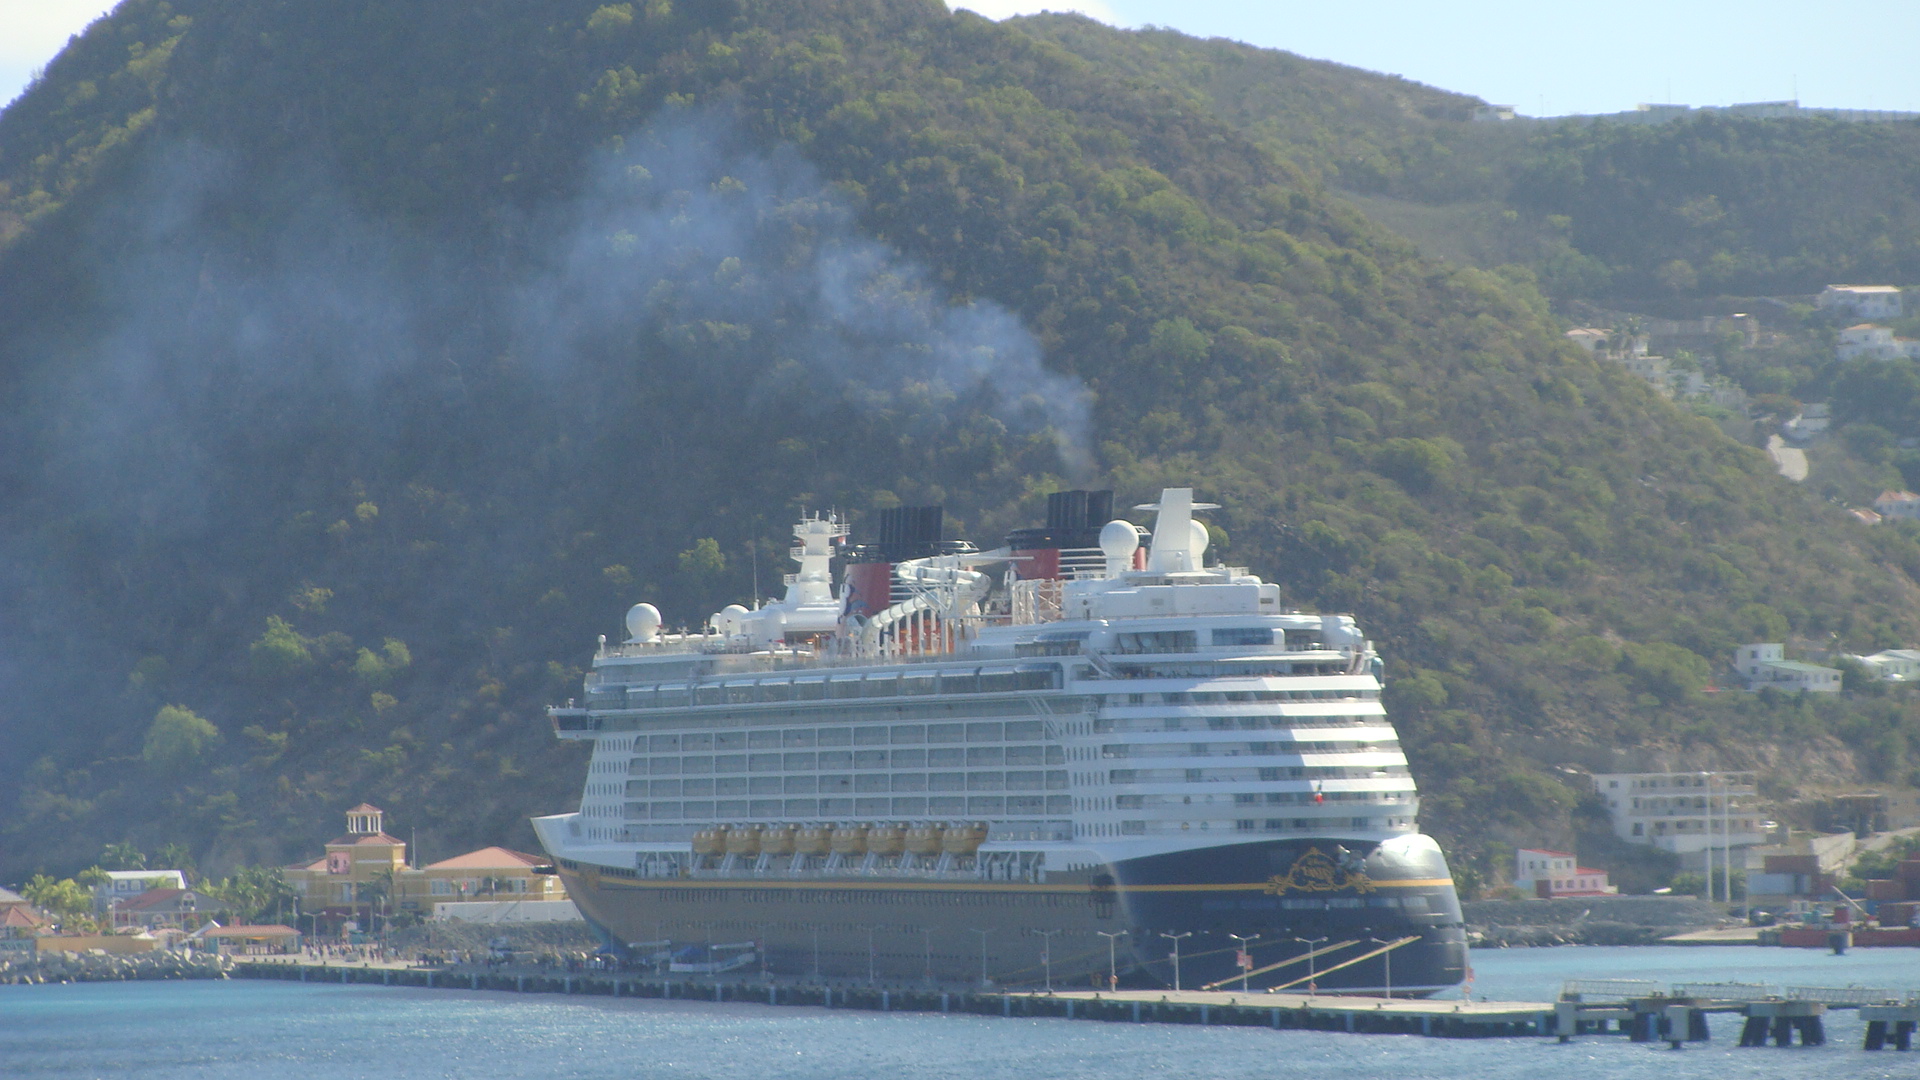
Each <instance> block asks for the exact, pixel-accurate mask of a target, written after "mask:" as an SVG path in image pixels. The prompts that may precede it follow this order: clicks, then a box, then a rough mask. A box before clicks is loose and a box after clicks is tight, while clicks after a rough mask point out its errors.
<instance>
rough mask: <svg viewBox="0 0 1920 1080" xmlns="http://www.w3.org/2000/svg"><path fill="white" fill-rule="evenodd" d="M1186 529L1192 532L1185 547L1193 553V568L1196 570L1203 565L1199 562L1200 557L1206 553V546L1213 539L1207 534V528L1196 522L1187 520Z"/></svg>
mask: <svg viewBox="0 0 1920 1080" xmlns="http://www.w3.org/2000/svg"><path fill="white" fill-rule="evenodd" d="M1187 528H1188V529H1190V530H1192V533H1191V535H1192V536H1193V539H1192V540H1191V541H1189V542H1188V545H1187V546H1188V548H1189V549H1191V550H1192V551H1193V566H1194V569H1196V570H1197V569H1199V568H1200V567H1201V566H1202V565H1204V564H1203V563H1202V562H1201V561H1200V556H1201V555H1202V554H1204V553H1205V552H1206V550H1207V545H1208V544H1210V543H1212V542H1213V537H1211V536H1209V535H1208V534H1207V527H1206V526H1205V525H1202V524H1200V523H1199V522H1197V521H1193V520H1189V521H1188V522H1187Z"/></svg>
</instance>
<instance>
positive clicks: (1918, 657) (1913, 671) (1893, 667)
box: [1853, 649, 1920, 682]
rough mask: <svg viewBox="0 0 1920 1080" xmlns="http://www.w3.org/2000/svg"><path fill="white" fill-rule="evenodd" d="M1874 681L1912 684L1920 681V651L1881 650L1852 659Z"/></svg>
mask: <svg viewBox="0 0 1920 1080" xmlns="http://www.w3.org/2000/svg"><path fill="white" fill-rule="evenodd" d="M1853 659H1854V660H1855V661H1857V662H1858V663H1859V664H1860V666H1861V667H1864V668H1866V669H1867V671H1868V672H1869V673H1871V674H1872V675H1873V677H1874V678H1876V679H1884V680H1886V681H1887V682H1913V681H1915V680H1916V679H1920V649H1882V650H1881V651H1879V652H1877V653H1874V654H1873V655H1871V656H1856V657H1854V658H1853Z"/></svg>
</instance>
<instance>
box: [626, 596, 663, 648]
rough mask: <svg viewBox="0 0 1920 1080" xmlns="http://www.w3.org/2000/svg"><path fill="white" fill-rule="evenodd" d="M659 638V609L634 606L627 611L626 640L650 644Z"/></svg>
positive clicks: (641, 605)
mask: <svg viewBox="0 0 1920 1080" xmlns="http://www.w3.org/2000/svg"><path fill="white" fill-rule="evenodd" d="M659 636H660V609H659V608H657V607H654V606H653V605H652V604H635V605H633V606H632V607H630V608H628V609H627V640H628V641H638V642H650V641H653V640H654V639H655V638H658V637H659Z"/></svg>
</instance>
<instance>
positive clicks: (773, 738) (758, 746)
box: [747, 731, 780, 750]
mask: <svg viewBox="0 0 1920 1080" xmlns="http://www.w3.org/2000/svg"><path fill="white" fill-rule="evenodd" d="M779 745H780V733H779V732H777V731H749V732H747V746H749V747H751V748H752V749H755V750H771V749H773V748H775V747H778V746H779Z"/></svg>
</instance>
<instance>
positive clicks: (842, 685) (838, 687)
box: [832, 675, 860, 698]
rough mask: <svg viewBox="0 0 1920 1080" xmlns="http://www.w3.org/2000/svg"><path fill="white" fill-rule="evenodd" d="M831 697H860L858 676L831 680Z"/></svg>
mask: <svg viewBox="0 0 1920 1080" xmlns="http://www.w3.org/2000/svg"><path fill="white" fill-rule="evenodd" d="M832 696H833V697H836V698H857V697H859V696H860V676H858V675H849V676H846V677H844V678H839V679H835V680H833V694H832Z"/></svg>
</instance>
